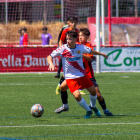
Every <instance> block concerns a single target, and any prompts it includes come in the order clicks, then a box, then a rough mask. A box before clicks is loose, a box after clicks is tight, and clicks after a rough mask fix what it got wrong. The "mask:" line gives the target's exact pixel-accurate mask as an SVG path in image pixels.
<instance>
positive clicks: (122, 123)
mask: <svg viewBox="0 0 140 140" xmlns="http://www.w3.org/2000/svg"><path fill="white" fill-rule="evenodd" d="M128 124H140V122H121V123H89V124H52V125H51V124H50V125H49V124H46V125H17V126H14V125H13V126H0V128H11V127H43V126H45V127H51V126H53V127H54V126H80V125H128Z"/></svg>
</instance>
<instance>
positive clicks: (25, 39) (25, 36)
mask: <svg viewBox="0 0 140 140" xmlns="http://www.w3.org/2000/svg"><path fill="white" fill-rule="evenodd" d="M22 34H23V45H28V44H29V38H28V34H27V28H26V27H24V28H22Z"/></svg>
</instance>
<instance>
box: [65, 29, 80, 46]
mask: <svg viewBox="0 0 140 140" xmlns="http://www.w3.org/2000/svg"><path fill="white" fill-rule="evenodd" d="M77 37H78V33H77V32H76V31H75V30H70V31H67V32H66V40H67V44H68V46H69V47H73V46H75V42H76V40H77Z"/></svg>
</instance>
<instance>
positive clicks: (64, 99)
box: [61, 91, 68, 104]
mask: <svg viewBox="0 0 140 140" xmlns="http://www.w3.org/2000/svg"><path fill="white" fill-rule="evenodd" d="M61 100H62V103H63V104H67V103H68V93H67V91H61Z"/></svg>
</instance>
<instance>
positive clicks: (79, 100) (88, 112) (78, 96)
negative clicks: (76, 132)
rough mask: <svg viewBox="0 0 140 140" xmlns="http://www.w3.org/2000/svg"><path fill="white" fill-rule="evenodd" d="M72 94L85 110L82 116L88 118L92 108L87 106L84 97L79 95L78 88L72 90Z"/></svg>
mask: <svg viewBox="0 0 140 140" xmlns="http://www.w3.org/2000/svg"><path fill="white" fill-rule="evenodd" d="M72 94H73V96H74V97H75V99H76V101H77V103H78V104H79V105H80V106H81V107H82V108H84V109H85V110H86V111H87V113H86V115H85V117H84V118H90V116H91V115H92V110H91V109H90V108H89V106H88V105H87V103H86V101H85V100H84V98H82V97H81V95H80V92H79V90H76V91H74V92H73V93H72Z"/></svg>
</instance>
